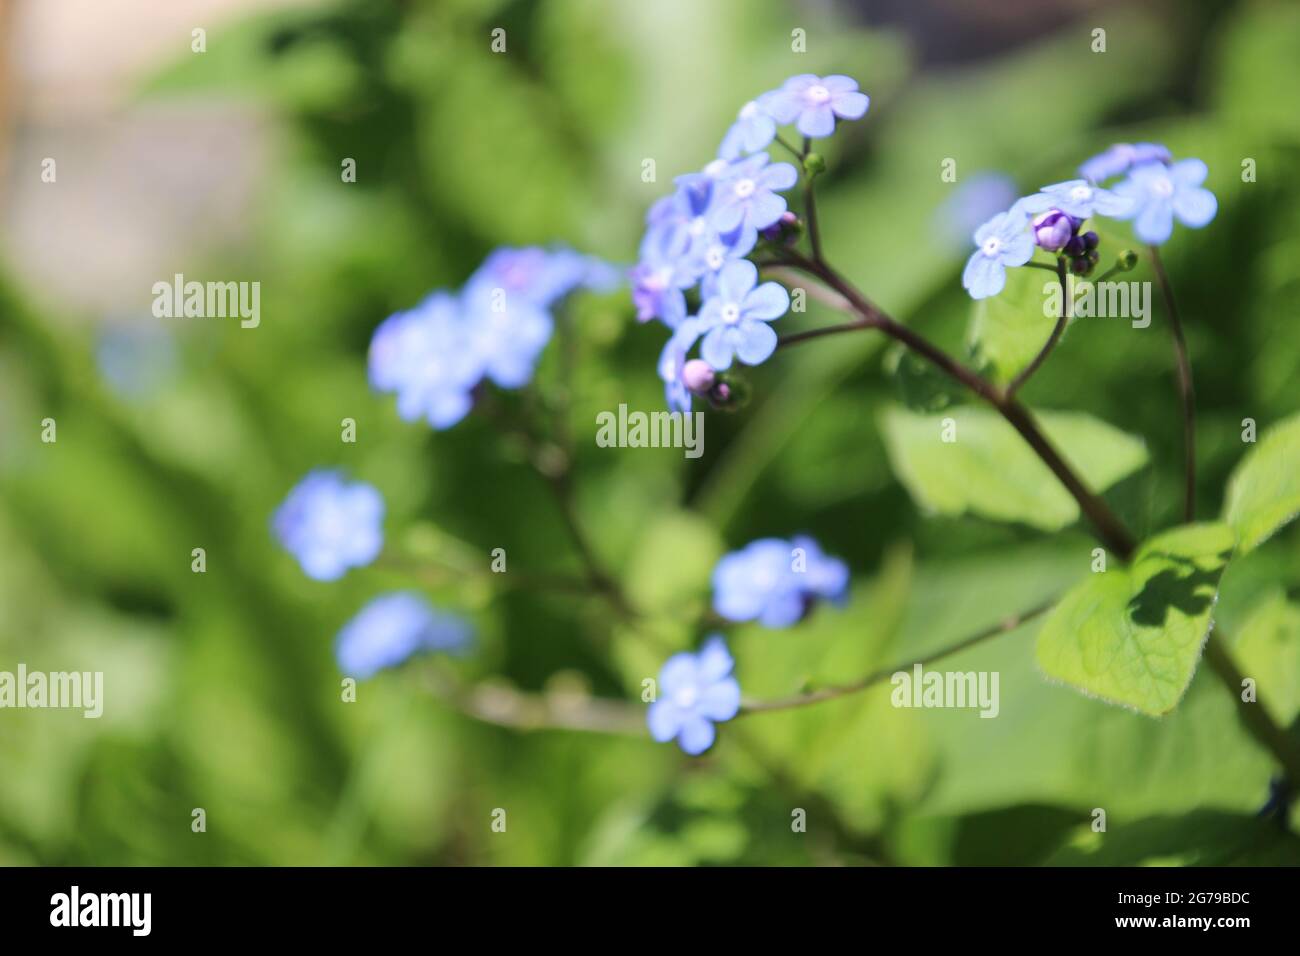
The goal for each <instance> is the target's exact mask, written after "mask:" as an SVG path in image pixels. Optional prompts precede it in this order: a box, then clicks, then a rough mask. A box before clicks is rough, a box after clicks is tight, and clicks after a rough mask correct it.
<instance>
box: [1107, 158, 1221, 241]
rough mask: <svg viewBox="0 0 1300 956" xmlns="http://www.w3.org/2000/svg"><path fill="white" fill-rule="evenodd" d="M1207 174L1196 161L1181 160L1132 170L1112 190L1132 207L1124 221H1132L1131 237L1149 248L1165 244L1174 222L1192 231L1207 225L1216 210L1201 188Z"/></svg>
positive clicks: (1209, 193)
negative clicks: (1176, 221)
mask: <svg viewBox="0 0 1300 956" xmlns="http://www.w3.org/2000/svg"><path fill="white" fill-rule="evenodd" d="M1208 174H1209V169H1208V167H1206V165H1205V163H1203V162H1201V161H1200V160H1199V159H1183V160H1179V161H1178V162H1176V163H1174V164H1172V165H1170V166H1166V165H1164V164H1163V163H1142V164H1141V165H1138V166H1134V167H1133V168H1132V169H1131V170H1130V171H1129V174H1128V179H1126V180H1124V181H1123V182H1122V183H1120V184H1119V185H1118V186H1116V187H1115V192H1117V193H1118V194H1120V195H1122V196H1124V197H1126V198H1128V199H1129V200H1131V201H1132V204H1133V205H1132V208H1131V210H1130V211H1129V213H1128V215H1126V216H1124V217H1123V218H1125V219H1132V220H1133V231H1134V233H1136V234H1137V237H1138V238H1139V239H1141V240H1142V241H1143V242H1145V243H1148V244H1150V245H1160V244H1161V243H1162V242H1166V241H1168V239H1169V237H1170V236H1171V235H1173V231H1174V219H1175V218H1177V219H1178V221H1179V222H1181V223H1182V224H1183V225H1184V226H1189V227H1191V228H1192V229H1200V228H1201V227H1202V226H1205V225H1208V224H1209V222H1210V221H1211V220H1212V219H1214V216H1215V213H1217V212H1218V210H1219V201H1218V200H1217V199H1215V198H1214V193H1212V192H1210V191H1209V190H1208V189H1205V188H1204V187H1202V186H1201V183H1203V182H1205V177H1206V176H1207V175H1208Z"/></svg>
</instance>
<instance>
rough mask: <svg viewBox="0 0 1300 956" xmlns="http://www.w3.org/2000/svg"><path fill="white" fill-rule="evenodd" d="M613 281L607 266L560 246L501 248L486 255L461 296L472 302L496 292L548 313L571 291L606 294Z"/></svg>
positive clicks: (614, 276)
mask: <svg viewBox="0 0 1300 956" xmlns="http://www.w3.org/2000/svg"><path fill="white" fill-rule="evenodd" d="M617 281H618V273H617V271H616V270H614V269H613V268H612V267H611V266H609V265H608V264H607V263H605V262H602V261H601V260H599V259H597V258H595V257H594V256H585V255H583V254H582V253H579V252H576V251H574V250H573V249H569V248H566V247H564V246H556V247H554V248H551V249H542V248H540V247H537V246H527V247H524V248H519V249H516V248H510V247H502V248H500V249H496V250H494V251H493V252H492V253H491V254H489V255H488V257H487V258H486V259H484V260H483V264H482V265H480V266H479V267H478V269H476V270H475V272H474V274H473V275H472V276H470V277H469V279H468V280H467V281H466V283H465V290H464V295H465V297H466V298H467V299H469V300H471V301H472V300H477V299H483V298H488V297H490V295H491V294H492V292H493V291H495V290H498V289H499V290H501V291H502V293H504V295H505V296H506V297H507V298H515V297H520V298H522V299H523V300H524V301H526V302H529V303H531V304H532V305H535V306H537V307H538V308H541V309H549V308H550V307H551V306H552V305H554V304H555V302H557V301H558V300H560V299H562V298H564V296H566V295H568V294H569V293H570V292H572V291H574V290H575V289H578V288H595V289H598V290H600V291H607V290H609V289H611V288H613V287H614V286H615V285H616V284H617Z"/></svg>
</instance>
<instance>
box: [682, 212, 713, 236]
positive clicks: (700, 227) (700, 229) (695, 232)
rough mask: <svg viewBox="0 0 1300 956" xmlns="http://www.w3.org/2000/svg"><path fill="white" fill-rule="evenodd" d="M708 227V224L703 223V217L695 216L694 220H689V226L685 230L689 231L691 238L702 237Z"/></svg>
mask: <svg viewBox="0 0 1300 956" xmlns="http://www.w3.org/2000/svg"><path fill="white" fill-rule="evenodd" d="M708 227H709V224H708V223H707V222H705V221H704V217H703V216H696V217H695V218H694V219H692V220H691V224H690V225H689V226H688V227H687V229H688V230H689V231H690V234H691V235H692V236H702V235H704V230H705V229H707V228H708Z"/></svg>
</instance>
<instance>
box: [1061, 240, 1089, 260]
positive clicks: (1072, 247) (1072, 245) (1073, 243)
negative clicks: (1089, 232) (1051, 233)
mask: <svg viewBox="0 0 1300 956" xmlns="http://www.w3.org/2000/svg"><path fill="white" fill-rule="evenodd" d="M1087 248H1088V247H1087V245H1086V244H1085V243H1084V241H1083V237H1082V236H1073V237H1071V239H1070V241H1069V242H1067V243H1066V244H1065V254H1066V255H1067V256H1081V255H1083V254H1084V252H1085V251H1086V250H1087Z"/></svg>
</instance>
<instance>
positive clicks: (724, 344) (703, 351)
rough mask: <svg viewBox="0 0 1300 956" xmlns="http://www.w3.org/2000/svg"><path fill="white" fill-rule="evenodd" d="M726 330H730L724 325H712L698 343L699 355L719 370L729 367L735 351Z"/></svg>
mask: <svg viewBox="0 0 1300 956" xmlns="http://www.w3.org/2000/svg"><path fill="white" fill-rule="evenodd" d="M728 331H730V330H729V329H727V328H726V327H725V326H721V325H718V326H714V327H713V328H712V329H710V330H709V332H708V334H707V335H705V336H704V341H703V342H701V343H700V357H701V358H703V359H704V361H706V362H708V363H709V364H710V365H711V366H713V367H714V368H715V369H717V370H718V371H719V372H723V371H726V370H727V369H729V368H731V359H732V357H733V356H734V355H735V351H736V350H735V348H734V347H733V346H732V344H731V341H730V339H729V336H728V335H727V332H728Z"/></svg>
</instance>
